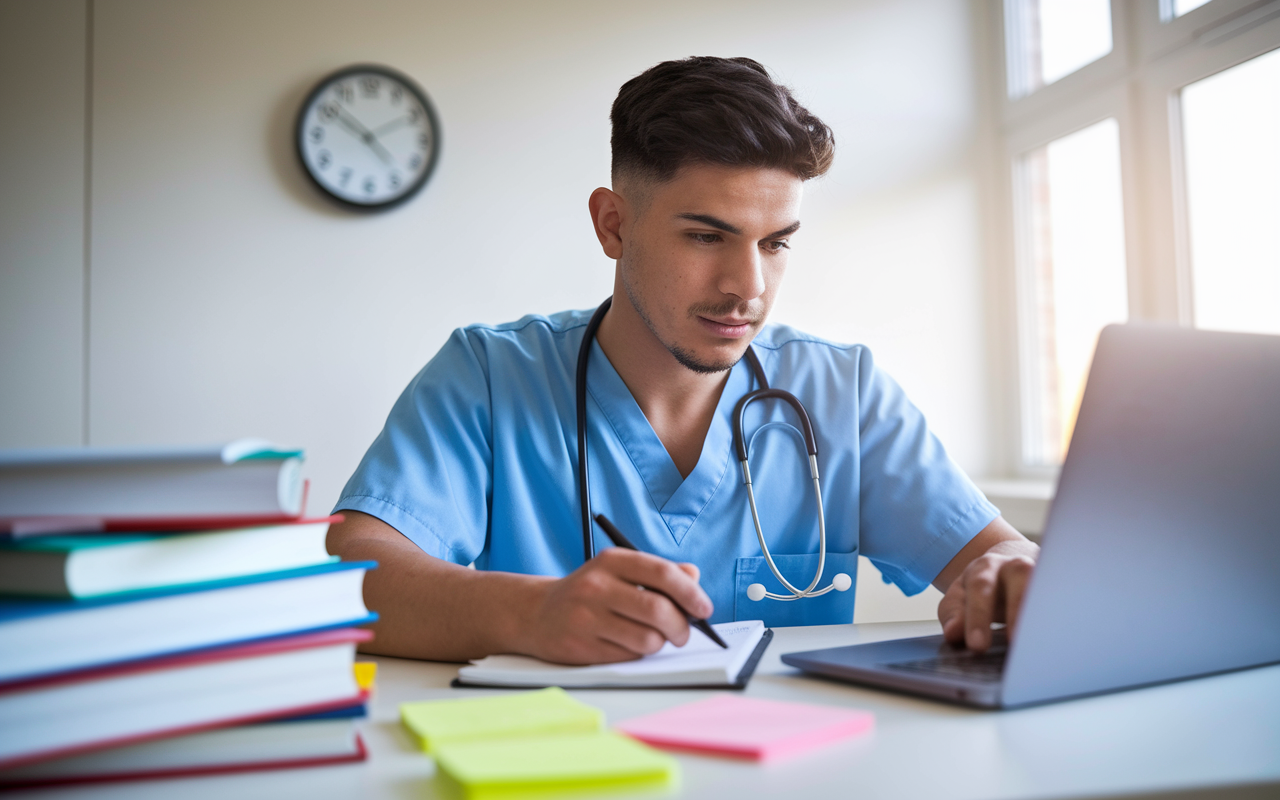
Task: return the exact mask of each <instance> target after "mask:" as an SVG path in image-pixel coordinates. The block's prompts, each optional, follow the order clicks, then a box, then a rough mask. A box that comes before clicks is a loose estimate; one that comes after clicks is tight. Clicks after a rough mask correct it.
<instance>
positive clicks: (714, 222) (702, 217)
mask: <svg viewBox="0 0 1280 800" xmlns="http://www.w3.org/2000/svg"><path fill="white" fill-rule="evenodd" d="M676 219H687V220H689V221H690V222H701V223H702V224H703V225H706V226H707V227H709V228H715V229H716V230H720V231H724V232H725V233H732V234H733V235H734V236H741V235H742V230H741V229H739V228H735V227H734V226H733V225H730V224H729V223H727V222H725V221H724V220H722V219H716V218H715V217H713V216H711V215H710V214H687V213H686V214H676Z"/></svg>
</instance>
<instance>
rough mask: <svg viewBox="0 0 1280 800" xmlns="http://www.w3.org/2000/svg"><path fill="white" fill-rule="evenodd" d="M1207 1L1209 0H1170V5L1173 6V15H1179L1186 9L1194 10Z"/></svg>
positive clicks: (1186, 10)
mask: <svg viewBox="0 0 1280 800" xmlns="http://www.w3.org/2000/svg"><path fill="white" fill-rule="evenodd" d="M1208 2H1209V0H1172V2H1171V3H1170V5H1171V6H1173V8H1172V11H1173V16H1174V17H1180V16H1182V15H1183V14H1185V13H1187V12H1188V11H1194V10H1195V9H1197V8H1199V7H1200V6H1202V5H1204V4H1205V3H1208Z"/></svg>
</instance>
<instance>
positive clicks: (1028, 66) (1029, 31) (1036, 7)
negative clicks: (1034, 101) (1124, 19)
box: [1005, 0, 1111, 97]
mask: <svg viewBox="0 0 1280 800" xmlns="http://www.w3.org/2000/svg"><path fill="white" fill-rule="evenodd" d="M1005 7H1006V13H1007V14H1008V15H1009V18H1010V19H1011V20H1012V21H1013V26H1012V27H1011V28H1010V34H1011V35H1010V36H1009V37H1008V41H1009V45H1008V47H1009V51H1010V53H1011V54H1013V55H1014V57H1012V58H1010V61H1009V63H1010V65H1011V67H1012V69H1011V70H1010V73H1009V95H1010V96H1011V97H1020V96H1022V95H1026V94H1030V93H1031V92H1034V91H1036V90H1037V89H1040V88H1041V87H1043V86H1046V85H1048V84H1050V83H1053V82H1055V81H1057V80H1060V79H1062V78H1064V77H1066V76H1067V75H1070V74H1071V73H1073V72H1075V71H1076V70H1078V69H1080V68H1081V67H1083V66H1085V65H1086V64H1090V63H1092V62H1094V61H1097V60H1098V59H1099V58H1102V57H1103V56H1105V55H1106V54H1107V53H1110V52H1111V3H1110V2H1109V0H1009V1H1008V2H1007V3H1006V6H1005Z"/></svg>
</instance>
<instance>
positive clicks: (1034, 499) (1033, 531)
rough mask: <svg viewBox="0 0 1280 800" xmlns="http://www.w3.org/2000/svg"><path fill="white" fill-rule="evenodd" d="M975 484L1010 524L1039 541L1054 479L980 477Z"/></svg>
mask: <svg viewBox="0 0 1280 800" xmlns="http://www.w3.org/2000/svg"><path fill="white" fill-rule="evenodd" d="M975 483H977V484H978V488H979V489H981V490H982V493H983V494H985V495H986V496H987V499H988V500H990V501H991V502H992V503H993V504H994V505H995V507H996V508H998V509H1000V514H1001V516H1003V517H1004V518H1005V519H1006V520H1007V521H1008V522H1009V524H1010V525H1012V526H1013V527H1015V528H1017V529H1018V530H1019V531H1022V533H1024V534H1026V536H1027V538H1029V539H1032V540H1034V541H1039V540H1040V534H1041V533H1042V532H1043V531H1044V522H1045V518H1046V517H1047V516H1048V515H1049V503H1051V502H1052V501H1053V490H1054V483H1055V482H1054V481H1049V480H1028V479H1001V478H982V479H979V480H977V481H975Z"/></svg>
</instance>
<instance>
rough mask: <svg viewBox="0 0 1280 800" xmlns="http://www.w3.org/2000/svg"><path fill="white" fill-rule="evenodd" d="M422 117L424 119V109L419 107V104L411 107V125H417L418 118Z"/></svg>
mask: <svg viewBox="0 0 1280 800" xmlns="http://www.w3.org/2000/svg"><path fill="white" fill-rule="evenodd" d="M420 119H422V109H420V108H418V107H417V106H414V107H413V108H411V109H409V124H410V125H417V124H418V120H420Z"/></svg>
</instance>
